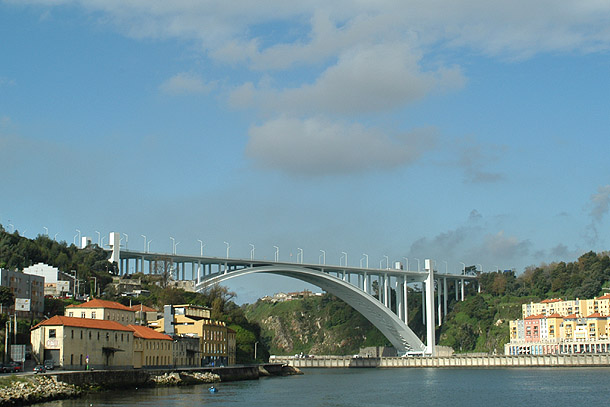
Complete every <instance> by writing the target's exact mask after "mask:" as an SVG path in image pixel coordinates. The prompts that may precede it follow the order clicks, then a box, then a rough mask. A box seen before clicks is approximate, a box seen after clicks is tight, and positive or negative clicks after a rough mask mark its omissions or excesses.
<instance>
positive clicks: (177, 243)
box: [174, 242, 180, 254]
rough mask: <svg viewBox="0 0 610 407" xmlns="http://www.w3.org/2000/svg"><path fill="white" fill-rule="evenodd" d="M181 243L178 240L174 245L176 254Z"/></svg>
mask: <svg viewBox="0 0 610 407" xmlns="http://www.w3.org/2000/svg"><path fill="white" fill-rule="evenodd" d="M179 244H180V242H176V244H175V245H174V254H176V249H177V247H178V245H179Z"/></svg>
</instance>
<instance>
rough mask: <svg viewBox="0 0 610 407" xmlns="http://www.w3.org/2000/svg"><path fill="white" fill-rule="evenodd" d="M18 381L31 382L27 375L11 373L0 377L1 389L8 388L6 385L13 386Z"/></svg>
mask: <svg viewBox="0 0 610 407" xmlns="http://www.w3.org/2000/svg"><path fill="white" fill-rule="evenodd" d="M16 382H22V383H27V382H29V380H28V377H27V376H21V375H19V376H18V375H14V374H12V375H10V376H2V377H0V389H2V388H6V387H12V386H13V385H14V384H15V383H16Z"/></svg>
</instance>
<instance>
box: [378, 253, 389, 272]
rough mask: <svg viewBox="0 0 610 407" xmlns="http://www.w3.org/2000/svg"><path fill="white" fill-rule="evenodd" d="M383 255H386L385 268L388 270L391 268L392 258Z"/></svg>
mask: <svg viewBox="0 0 610 407" xmlns="http://www.w3.org/2000/svg"><path fill="white" fill-rule="evenodd" d="M383 257H385V268H386V270H388V269H389V268H390V259H389V258H388V256H383ZM380 268H381V267H380Z"/></svg>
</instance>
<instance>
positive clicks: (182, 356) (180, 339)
mask: <svg viewBox="0 0 610 407" xmlns="http://www.w3.org/2000/svg"><path fill="white" fill-rule="evenodd" d="M172 339H173V340H174V367H197V366H201V357H200V354H199V342H200V341H199V337H197V336H189V335H172Z"/></svg>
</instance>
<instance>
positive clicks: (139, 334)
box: [128, 325, 172, 341]
mask: <svg viewBox="0 0 610 407" xmlns="http://www.w3.org/2000/svg"><path fill="white" fill-rule="evenodd" d="M128 326H129V328H131V330H132V331H133V332H134V334H133V336H135V337H136V338H142V339H163V340H166V341H171V340H172V338H171V337H170V336H168V335H165V334H162V333H161V332H157V331H155V330H154V329H150V328H149V327H147V326H142V325H128Z"/></svg>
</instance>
